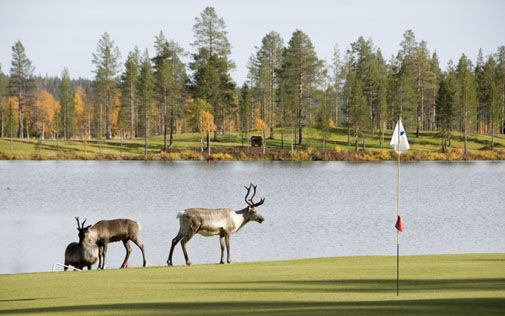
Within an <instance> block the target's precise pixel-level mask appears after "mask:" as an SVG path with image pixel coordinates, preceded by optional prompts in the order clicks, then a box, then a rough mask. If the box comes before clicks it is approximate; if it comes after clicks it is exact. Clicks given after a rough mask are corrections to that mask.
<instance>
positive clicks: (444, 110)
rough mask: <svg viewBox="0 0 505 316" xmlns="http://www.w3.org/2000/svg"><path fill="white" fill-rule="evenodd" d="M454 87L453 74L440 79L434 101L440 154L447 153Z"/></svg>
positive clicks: (454, 95)
mask: <svg viewBox="0 0 505 316" xmlns="http://www.w3.org/2000/svg"><path fill="white" fill-rule="evenodd" d="M455 102H456V87H455V80H454V74H451V73H449V74H448V75H446V76H444V77H442V78H441V79H440V83H439V92H438V94H437V100H436V103H435V104H436V124H437V126H438V127H439V131H440V139H441V149H442V152H446V151H447V142H448V141H449V140H450V137H451V131H452V129H453V121H454V108H455V107H456V104H455Z"/></svg>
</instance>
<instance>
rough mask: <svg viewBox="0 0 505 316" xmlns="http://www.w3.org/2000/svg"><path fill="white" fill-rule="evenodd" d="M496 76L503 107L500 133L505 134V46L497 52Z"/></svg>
mask: <svg viewBox="0 0 505 316" xmlns="http://www.w3.org/2000/svg"><path fill="white" fill-rule="evenodd" d="M495 58H496V68H497V70H496V72H497V74H496V76H497V81H498V84H497V85H498V87H497V88H498V95H499V101H500V106H501V113H500V115H499V116H500V119H499V122H500V123H499V125H500V133H502V134H505V46H500V47H498V51H497V52H496V56H495Z"/></svg>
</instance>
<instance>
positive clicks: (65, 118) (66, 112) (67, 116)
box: [60, 68, 75, 139]
mask: <svg viewBox="0 0 505 316" xmlns="http://www.w3.org/2000/svg"><path fill="white" fill-rule="evenodd" d="M61 77H62V79H61V85H60V107H61V120H62V122H61V123H62V124H61V125H62V129H63V131H62V132H63V137H64V138H65V139H70V138H72V137H73V134H74V133H73V132H74V127H75V106H74V87H73V85H72V82H71V80H70V75H69V73H68V69H67V68H64V69H63V73H62V75H61Z"/></svg>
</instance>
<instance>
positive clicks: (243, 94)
mask: <svg viewBox="0 0 505 316" xmlns="http://www.w3.org/2000/svg"><path fill="white" fill-rule="evenodd" d="M251 114H252V101H251V90H250V89H249V85H248V84H247V83H244V84H243V85H242V88H241V89H240V100H239V117H240V132H241V133H242V137H241V139H242V146H244V139H247V134H248V133H249V131H250V130H251V127H252V115H251Z"/></svg>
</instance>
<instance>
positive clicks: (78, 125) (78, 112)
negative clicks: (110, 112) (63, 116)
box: [74, 87, 93, 140]
mask: <svg viewBox="0 0 505 316" xmlns="http://www.w3.org/2000/svg"><path fill="white" fill-rule="evenodd" d="M74 109H75V130H76V132H77V135H78V136H79V137H80V138H81V139H83V140H87V139H89V137H90V136H91V131H90V129H91V113H92V111H93V109H92V106H91V104H89V102H87V97H86V92H85V91H84V89H83V88H80V87H78V88H76V89H75V94H74Z"/></svg>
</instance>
